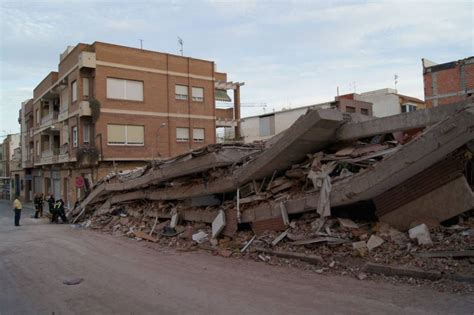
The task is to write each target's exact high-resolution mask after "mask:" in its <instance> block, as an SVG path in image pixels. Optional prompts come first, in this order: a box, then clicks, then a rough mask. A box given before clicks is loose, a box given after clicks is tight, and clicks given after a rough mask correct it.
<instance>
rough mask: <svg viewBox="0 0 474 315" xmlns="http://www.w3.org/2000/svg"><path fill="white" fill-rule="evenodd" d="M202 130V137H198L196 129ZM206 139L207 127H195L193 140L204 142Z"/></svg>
mask: <svg viewBox="0 0 474 315" xmlns="http://www.w3.org/2000/svg"><path fill="white" fill-rule="evenodd" d="M198 130H202V138H198V137H196V131H198ZM205 139H206V129H205V128H193V141H194V142H204V140H205Z"/></svg>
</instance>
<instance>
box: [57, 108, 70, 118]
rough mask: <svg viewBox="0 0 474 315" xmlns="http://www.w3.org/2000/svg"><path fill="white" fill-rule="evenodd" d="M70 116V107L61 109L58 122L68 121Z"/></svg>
mask: <svg viewBox="0 0 474 315" xmlns="http://www.w3.org/2000/svg"><path fill="white" fill-rule="evenodd" d="M68 116H69V108H68V107H61V108H60V109H59V115H58V121H63V120H66V119H67V118H68Z"/></svg>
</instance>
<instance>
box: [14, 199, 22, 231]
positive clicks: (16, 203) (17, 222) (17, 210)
mask: <svg viewBox="0 0 474 315" xmlns="http://www.w3.org/2000/svg"><path fill="white" fill-rule="evenodd" d="M22 208H23V206H22V205H21V201H20V196H18V195H16V196H15V200H14V201H13V211H15V226H20V217H21V209H22Z"/></svg>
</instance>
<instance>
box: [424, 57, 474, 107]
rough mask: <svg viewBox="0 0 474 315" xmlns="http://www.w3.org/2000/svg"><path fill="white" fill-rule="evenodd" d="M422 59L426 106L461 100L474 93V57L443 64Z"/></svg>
mask: <svg viewBox="0 0 474 315" xmlns="http://www.w3.org/2000/svg"><path fill="white" fill-rule="evenodd" d="M421 61H422V65H423V83H424V86H425V102H426V107H428V108H431V107H436V106H439V105H447V104H452V103H456V102H460V101H463V100H465V99H466V98H468V97H470V96H471V95H472V94H473V93H474V57H468V58H465V59H462V60H457V61H451V62H447V63H442V64H437V63H435V62H433V61H430V60H428V59H422V60H421Z"/></svg>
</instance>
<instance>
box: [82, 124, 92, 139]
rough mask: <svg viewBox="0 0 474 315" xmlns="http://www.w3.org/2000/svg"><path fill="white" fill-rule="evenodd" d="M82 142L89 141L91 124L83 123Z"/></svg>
mask: <svg viewBox="0 0 474 315" xmlns="http://www.w3.org/2000/svg"><path fill="white" fill-rule="evenodd" d="M82 138H83V139H82V142H84V143H89V142H90V139H91V125H88V124H87V125H84V126H83V127H82Z"/></svg>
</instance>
